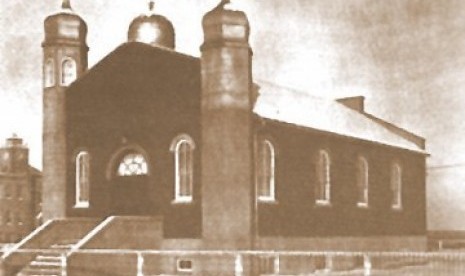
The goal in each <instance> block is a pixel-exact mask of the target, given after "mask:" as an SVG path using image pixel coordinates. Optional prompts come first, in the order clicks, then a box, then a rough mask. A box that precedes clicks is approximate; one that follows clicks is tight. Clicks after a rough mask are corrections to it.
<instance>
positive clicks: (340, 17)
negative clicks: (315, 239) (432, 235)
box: [0, 0, 465, 230]
mask: <svg viewBox="0 0 465 276" xmlns="http://www.w3.org/2000/svg"><path fill="white" fill-rule="evenodd" d="M0 3H1V5H0V40H1V42H2V43H0V60H1V62H0V99H1V100H0V139H2V140H3V139H4V138H6V137H8V136H10V135H11V134H12V133H17V134H18V135H19V136H21V137H23V138H24V139H25V142H26V143H27V144H28V145H29V147H30V151H31V157H30V159H31V163H32V164H33V165H34V166H36V167H39V168H40V167H41V150H42V149H41V129H42V99H41V97H42V92H41V85H42V84H41V81H42V78H41V61H42V49H41V42H42V40H43V20H44V18H45V17H46V16H47V15H50V14H52V13H54V12H56V11H57V10H58V9H59V6H60V3H61V1H60V0H43V1H30V0H15V1H10V0H0ZM217 3H218V0H176V1H173V0H157V1H156V3H155V11H156V12H157V13H159V14H162V15H164V16H166V17H167V18H169V19H170V20H171V21H172V22H173V25H174V26H175V29H176V44H177V50H178V51H180V52H183V53H187V54H190V55H194V56H199V46H200V44H201V43H202V29H201V18H202V16H203V15H204V14H205V13H206V12H207V11H209V10H210V9H211V8H213V7H214V6H215V5H216V4H217ZM71 4H72V6H73V9H74V10H75V11H76V12H77V13H78V14H79V15H80V16H81V17H82V18H83V19H84V20H85V21H86V22H87V24H88V28H89V33H88V38H87V43H88V45H89V47H90V52H89V65H90V67H92V66H93V65H95V64H96V63H97V62H98V61H99V60H101V59H102V58H103V57H105V56H106V55H107V54H108V53H110V52H111V51H112V50H113V49H115V48H116V47H117V46H118V45H120V44H121V43H123V42H125V41H126V39H127V28H128V26H129V23H130V22H131V20H132V19H133V18H134V17H136V16H137V15H139V14H141V13H144V12H146V11H147V0H111V1H110V0H94V1H84V0H71ZM233 5H234V7H235V8H237V9H241V10H244V11H245V12H246V13H247V15H248V17H249V20H250V24H251V28H252V33H251V39H250V42H251V45H252V49H253V51H254V57H253V62H254V64H253V71H254V78H255V79H256V80H259V81H262V82H271V83H273V84H275V85H280V86H284V87H289V88H294V89H297V90H300V91H302V92H306V93H309V94H313V95H318V96H321V97H327V98H338V97H345V96H355V95H363V96H365V97H366V110H367V111H368V112H370V113H372V114H374V115H376V116H378V117H381V118H384V119H387V120H388V121H391V122H393V123H395V124H397V125H399V126H401V127H403V128H405V129H408V130H410V131H412V132H414V133H416V134H419V135H421V136H424V137H425V138H426V139H427V150H428V151H429V152H430V153H431V157H430V158H429V159H428V166H429V168H430V169H429V172H428V195H429V197H432V196H433V197H432V199H431V200H429V201H428V202H429V203H428V204H429V205H430V206H429V208H430V209H432V210H434V211H432V212H429V214H428V216H429V218H428V219H429V220H430V221H432V226H431V227H432V228H434V229H440V228H443V227H446V228H447V227H455V228H461V229H462V228H463V229H464V230H465V223H460V222H459V221H460V218H461V217H462V214H463V212H465V204H461V202H462V198H465V188H464V186H465V185H464V184H463V183H464V180H465V173H463V172H461V171H462V168H464V167H465V143H462V137H463V136H464V135H465V120H463V117H464V115H465V112H464V110H465V94H464V92H463V88H465V78H464V77H463V76H464V75H465V16H463V15H464V14H463V11H464V10H465V1H462V0H441V1H437V0H389V1H385V0H286V1H284V0H266V1H251V0H233ZM464 171H465V170H464ZM451 197H452V200H451ZM445 202H450V203H448V204H452V205H454V206H456V208H455V211H454V212H452V213H449V214H448V215H445V213H446V212H448V211H447V209H445V205H447V204H445ZM462 205H463V206H462ZM462 220H463V219H462Z"/></svg>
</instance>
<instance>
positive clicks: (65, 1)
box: [61, 0, 71, 10]
mask: <svg viewBox="0 0 465 276" xmlns="http://www.w3.org/2000/svg"><path fill="white" fill-rule="evenodd" d="M61 8H62V9H66V10H71V0H63V2H62V3H61Z"/></svg>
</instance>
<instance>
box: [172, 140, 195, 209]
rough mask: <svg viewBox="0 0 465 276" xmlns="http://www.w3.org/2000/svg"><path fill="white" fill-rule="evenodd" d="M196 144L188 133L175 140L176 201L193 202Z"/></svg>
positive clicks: (173, 149)
mask: <svg viewBox="0 0 465 276" xmlns="http://www.w3.org/2000/svg"><path fill="white" fill-rule="evenodd" d="M194 149H195V144H194V141H193V140H192V138H191V137H190V136H188V135H180V136H178V137H176V138H175V139H174V140H173V143H172V144H171V151H173V152H174V174H175V175H174V177H175V185H174V202H191V201H192V198H193V187H194Z"/></svg>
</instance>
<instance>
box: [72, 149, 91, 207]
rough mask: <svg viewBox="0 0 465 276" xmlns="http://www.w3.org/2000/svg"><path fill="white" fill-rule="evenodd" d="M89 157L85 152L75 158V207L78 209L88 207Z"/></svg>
mask: <svg viewBox="0 0 465 276" xmlns="http://www.w3.org/2000/svg"><path fill="white" fill-rule="evenodd" d="M89 159H90V157H89V153H88V152H86V151H81V152H79V153H78V155H77V156H76V205H75V207H78V208H87V207H89V189H90V183H89V182H90V174H89V171H90V160H89Z"/></svg>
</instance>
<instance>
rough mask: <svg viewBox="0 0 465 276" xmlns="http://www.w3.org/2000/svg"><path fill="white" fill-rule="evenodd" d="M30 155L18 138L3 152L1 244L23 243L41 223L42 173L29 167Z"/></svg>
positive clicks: (0, 161) (0, 164)
mask: <svg viewBox="0 0 465 276" xmlns="http://www.w3.org/2000/svg"><path fill="white" fill-rule="evenodd" d="M28 155H29V150H28V148H27V146H26V145H24V144H23V140H22V139H21V138H18V137H17V136H16V135H13V136H12V137H11V138H8V139H7V140H6V143H5V145H4V146H2V147H1V148H0V156H1V158H0V243H14V242H17V241H19V240H21V239H22V238H23V237H24V236H26V235H27V234H29V233H30V232H31V231H32V230H33V229H34V228H35V227H36V226H37V224H38V222H39V219H40V189H41V173H40V172H39V171H38V170H37V169H35V168H33V167H31V166H29V163H28Z"/></svg>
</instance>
